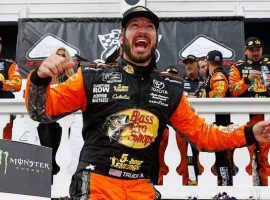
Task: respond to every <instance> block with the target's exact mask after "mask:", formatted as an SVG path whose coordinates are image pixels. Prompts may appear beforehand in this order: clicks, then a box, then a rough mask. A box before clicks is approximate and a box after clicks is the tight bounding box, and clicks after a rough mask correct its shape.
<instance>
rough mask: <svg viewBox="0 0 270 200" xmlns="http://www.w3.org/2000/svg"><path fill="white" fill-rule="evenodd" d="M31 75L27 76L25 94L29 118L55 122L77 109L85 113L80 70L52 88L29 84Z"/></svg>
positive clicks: (84, 98)
mask: <svg viewBox="0 0 270 200" xmlns="http://www.w3.org/2000/svg"><path fill="white" fill-rule="evenodd" d="M32 73H33V72H32ZM32 73H31V74H30V75H29V76H28V81H27V86H26V93H25V99H26V107H27V109H28V112H29V114H30V116H31V118H33V119H34V120H36V121H55V120H57V119H59V118H61V117H63V116H65V115H68V114H70V113H72V112H75V111H77V110H79V109H80V110H82V111H85V109H86V104H87V100H86V94H85V90H84V85H83V77H82V71H81V69H80V68H79V69H78V72H77V73H76V74H75V75H73V76H71V77H70V78H69V79H68V80H67V81H65V82H63V83H60V84H58V85H56V86H54V87H50V85H47V86H36V85H34V84H33V83H32V82H31V75H32ZM44 105H45V106H44Z"/></svg>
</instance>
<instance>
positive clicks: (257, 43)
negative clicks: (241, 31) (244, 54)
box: [245, 37, 262, 49]
mask: <svg viewBox="0 0 270 200" xmlns="http://www.w3.org/2000/svg"><path fill="white" fill-rule="evenodd" d="M253 47H262V41H261V39H260V38H258V37H249V38H248V39H247V40H246V42H245V48H247V49H251V48H253Z"/></svg>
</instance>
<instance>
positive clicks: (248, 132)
mask: <svg viewBox="0 0 270 200" xmlns="http://www.w3.org/2000/svg"><path fill="white" fill-rule="evenodd" d="M244 132H245V138H246V141H247V145H248V146H249V145H252V144H253V143H254V142H255V141H256V139H255V136H254V133H253V126H246V127H245V129H244Z"/></svg>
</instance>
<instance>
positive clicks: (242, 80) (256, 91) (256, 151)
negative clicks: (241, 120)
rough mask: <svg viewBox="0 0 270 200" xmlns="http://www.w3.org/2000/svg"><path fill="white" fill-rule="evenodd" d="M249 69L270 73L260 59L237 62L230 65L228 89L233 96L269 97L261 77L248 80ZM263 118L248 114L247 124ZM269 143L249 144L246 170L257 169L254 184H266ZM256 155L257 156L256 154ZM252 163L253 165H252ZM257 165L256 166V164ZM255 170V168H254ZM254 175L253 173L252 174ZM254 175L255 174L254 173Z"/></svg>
mask: <svg viewBox="0 0 270 200" xmlns="http://www.w3.org/2000/svg"><path fill="white" fill-rule="evenodd" d="M250 70H258V71H261V72H262V73H263V74H266V75H270V71H269V70H270V65H269V64H266V63H262V61H260V62H257V63H254V62H252V61H251V60H247V61H245V62H243V61H241V62H238V63H236V64H234V65H232V67H231V71H230V91H231V95H232V96H233V97H255V98H265V97H269V96H270V95H269V91H268V90H267V89H266V87H265V85H264V83H263V78H261V79H255V80H254V81H250V80H249V79H248V75H249V71H250ZM263 119H264V116H263V115H250V122H248V125H253V124H255V123H256V122H258V121H261V120H263ZM269 148H270V144H269V143H258V144H256V145H252V146H250V147H249V148H248V149H249V153H250V163H249V165H248V166H247V168H246V170H247V172H248V173H249V174H252V172H251V171H252V168H253V167H254V169H255V167H256V168H257V169H259V173H258V176H259V177H257V178H255V179H257V180H254V185H263V186H266V185H268V178H267V177H268V176H269V175H270V166H269V163H268V152H269ZM256 155H258V156H256ZM254 159H256V160H257V159H258V160H257V161H258V162H254ZM252 163H253V167H252ZM256 165H258V166H256ZM255 171H256V170H255ZM253 176H254V174H253ZM255 177H256V175H255Z"/></svg>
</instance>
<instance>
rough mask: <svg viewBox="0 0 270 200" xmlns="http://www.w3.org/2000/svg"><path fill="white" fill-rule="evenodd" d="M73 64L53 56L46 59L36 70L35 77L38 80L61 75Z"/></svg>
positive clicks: (73, 64) (73, 63)
mask: <svg viewBox="0 0 270 200" xmlns="http://www.w3.org/2000/svg"><path fill="white" fill-rule="evenodd" d="M75 64H76V63H75V62H69V63H68V62H66V61H65V58H63V57H61V56H58V55H56V54H53V55H51V56H49V57H48V58H46V59H45V60H44V61H43V62H42V63H41V65H40V66H39V68H38V70H37V75H38V76H39V77H40V78H47V77H53V76H57V75H58V74H62V73H63V72H64V71H65V70H68V69H70V68H72V67H73V66H75Z"/></svg>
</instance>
